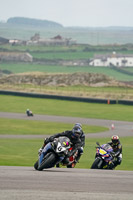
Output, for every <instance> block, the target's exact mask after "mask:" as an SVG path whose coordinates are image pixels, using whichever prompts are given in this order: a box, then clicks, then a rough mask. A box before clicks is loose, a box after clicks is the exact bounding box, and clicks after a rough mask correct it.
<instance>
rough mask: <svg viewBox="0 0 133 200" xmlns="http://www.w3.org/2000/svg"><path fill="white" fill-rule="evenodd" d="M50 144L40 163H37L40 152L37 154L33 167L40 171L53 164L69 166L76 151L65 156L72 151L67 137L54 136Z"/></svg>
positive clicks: (73, 159)
mask: <svg viewBox="0 0 133 200" xmlns="http://www.w3.org/2000/svg"><path fill="white" fill-rule="evenodd" d="M48 144H49V143H48ZM50 144H51V148H50V150H49V151H48V152H47V154H46V155H45V156H44V157H43V160H42V162H41V164H39V162H40V156H41V154H42V153H41V154H39V158H38V160H37V161H36V163H35V164H34V168H35V169H36V170H39V171H41V170H43V169H47V168H52V167H54V166H55V165H57V166H58V165H59V164H61V165H63V166H67V167H68V168H71V167H72V164H73V163H74V161H75V158H76V156H77V152H76V153H75V154H74V155H72V156H70V157H68V156H67V155H68V153H69V152H71V151H72V146H71V142H70V139H69V138H67V137H59V138H55V139H54V141H53V142H50Z"/></svg>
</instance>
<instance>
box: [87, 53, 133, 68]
mask: <svg viewBox="0 0 133 200" xmlns="http://www.w3.org/2000/svg"><path fill="white" fill-rule="evenodd" d="M89 65H90V66H105V67H108V66H116V67H133V55H120V54H116V53H115V52H113V53H112V54H110V55H96V56H94V59H93V60H91V61H90V63H89Z"/></svg>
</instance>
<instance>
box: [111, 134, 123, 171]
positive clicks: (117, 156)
mask: <svg viewBox="0 0 133 200" xmlns="http://www.w3.org/2000/svg"><path fill="white" fill-rule="evenodd" d="M108 144H110V145H111V147H112V148H113V153H112V155H113V157H114V159H113V162H112V163H111V168H112V167H116V166H117V165H120V164H121V162H122V145H121V143H120V140H119V137H118V136H117V135H113V136H112V137H111V142H108Z"/></svg>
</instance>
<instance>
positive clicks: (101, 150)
mask: <svg viewBox="0 0 133 200" xmlns="http://www.w3.org/2000/svg"><path fill="white" fill-rule="evenodd" d="M110 152H112V147H111V146H107V145H102V146H100V147H97V148H96V157H98V156H99V157H101V158H102V159H103V160H105V161H106V162H109V161H110V160H112V156H111V154H110Z"/></svg>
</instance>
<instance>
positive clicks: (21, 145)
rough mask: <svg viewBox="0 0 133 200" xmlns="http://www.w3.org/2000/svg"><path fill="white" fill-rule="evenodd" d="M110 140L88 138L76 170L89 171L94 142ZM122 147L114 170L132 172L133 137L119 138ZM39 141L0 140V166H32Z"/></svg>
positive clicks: (41, 142)
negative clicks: (120, 158)
mask: <svg viewBox="0 0 133 200" xmlns="http://www.w3.org/2000/svg"><path fill="white" fill-rule="evenodd" d="M109 140H110V138H97V139H96V138H88V139H86V146H85V148H84V154H83V155H82V157H81V159H80V162H79V163H78V164H77V166H76V167H77V168H87V169H89V168H90V167H91V165H92V163H93V161H94V157H95V151H96V149H95V146H96V141H99V142H100V143H101V144H103V143H106V142H108V141H109ZM121 143H122V145H123V161H122V164H121V165H120V166H118V167H117V168H116V169H119V170H133V159H131V158H132V152H133V145H132V144H133V137H127V138H125V137H124V138H121ZM42 144H43V140H41V139H1V140H0V165H8V166H33V165H34V162H35V161H36V160H37V157H38V156H37V152H38V149H39V148H40V147H41V146H42Z"/></svg>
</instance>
